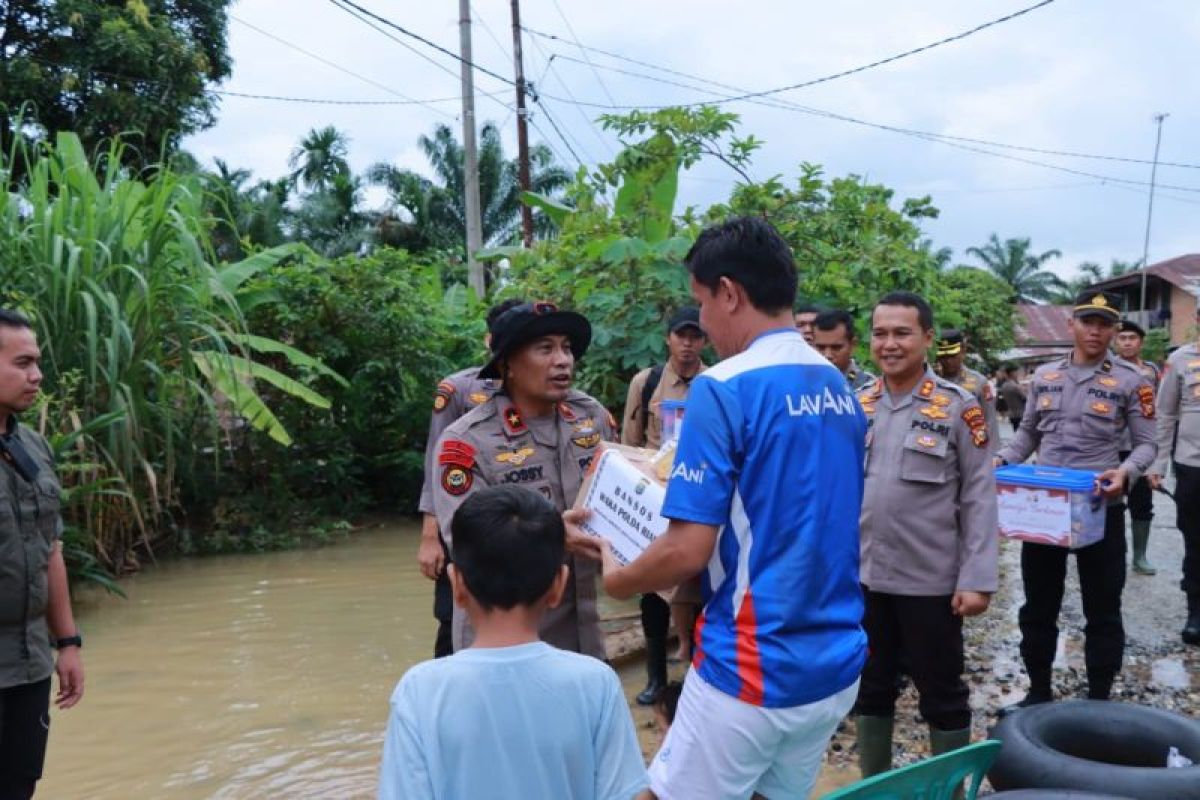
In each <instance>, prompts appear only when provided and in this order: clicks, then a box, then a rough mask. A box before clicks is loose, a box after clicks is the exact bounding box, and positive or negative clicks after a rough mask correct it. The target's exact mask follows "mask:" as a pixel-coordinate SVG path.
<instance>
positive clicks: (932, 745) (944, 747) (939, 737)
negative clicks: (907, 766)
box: [929, 725, 971, 800]
mask: <svg viewBox="0 0 1200 800" xmlns="http://www.w3.org/2000/svg"><path fill="white" fill-rule="evenodd" d="M970 743H971V729H970V728H963V729H962V730H960V731H940V730H938V729H937V728H935V727H933V726H932V725H930V726H929V752H930V754H931V755H935V756H940V755H942V754H943V753H951V752H954V751H955V750H958V749H960V748H963V747H966V746H967V745H969V744H970ZM964 794H965V793H964V792H963V786H962V781H959V783H958V786H957V787H955V789H954V795H953V800H963V796H964Z"/></svg>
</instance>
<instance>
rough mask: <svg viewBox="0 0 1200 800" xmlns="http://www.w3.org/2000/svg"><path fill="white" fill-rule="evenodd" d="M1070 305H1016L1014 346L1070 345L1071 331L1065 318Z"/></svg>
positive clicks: (1069, 313) (1068, 315)
mask: <svg viewBox="0 0 1200 800" xmlns="http://www.w3.org/2000/svg"><path fill="white" fill-rule="evenodd" d="M1071 312H1072V309H1071V306H1042V305H1034V304H1032V303H1021V304H1019V305H1018V306H1017V329H1016V332H1015V333H1016V346H1017V347H1019V348H1027V347H1038V346H1041V347H1054V346H1057V347H1061V346H1064V345H1065V346H1067V347H1070V346H1071V331H1070V329H1069V328H1068V327H1067V320H1069V319H1070V318H1071Z"/></svg>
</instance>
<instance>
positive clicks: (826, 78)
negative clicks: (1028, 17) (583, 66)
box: [347, 0, 1054, 109]
mask: <svg viewBox="0 0 1200 800" xmlns="http://www.w3.org/2000/svg"><path fill="white" fill-rule="evenodd" d="M347 2H348V0H347ZM1053 2H1054V0H1041V2H1039V3H1035V4H1033V5H1031V6H1027V7H1025V8H1022V9H1019V10H1017V11H1014V12H1012V13H1011V14H1005V15H1004V16H1002V17H998V18H996V19H993V20H990V21H988V22H984V23H982V24H980V25H976V26H975V27H973V28H970V29H968V30H965V31H961V32H960V33H956V34H954V35H953V36H947V37H945V38H942V39H938V40H937V41H933V42H929V43H928V44H924V45H921V46H920V47H914V48H913V49H911V50H905V51H904V52H902V53H896V54H895V55H891V56H888V57H887V58H881V59H878V60H876V61H872V62H870V63H869V64H862V65H860V66H857V67H852V68H851V69H845V70H841V71H840V72H834V73H832V74H829V75H823V76H821V77H819V78H812V79H811V80H807V81H801V82H800V83H792V84H788V85H787V86H780V87H777V88H774V89H763V90H761V91H756V92H744V93H742V94H740V95H735V96H731V97H727V98H725V99H724V100H722V101H721V102H723V103H732V102H735V101H738V100H751V99H754V98H758V97H768V96H770V95H775V94H780V93H781V92H790V91H793V90H796V89H805V88H807V87H809V86H816V85H817V84H820V83H828V82H830V81H835V80H837V79H839V78H845V77H848V76H850V75H857V74H858V73H860V72H866V71H867V70H871V69H875V68H876V67H882V66H883V65H885V64H891V63H894V62H896V61H900V60H901V59H904V58H909V57H910V56H915V55H918V54H919V53H924V52H927V51H929V50H933V49H934V48H936V47H941V46H942V45H946V44H951V43H952V42H957V41H961V40H962V39H966V38H967V37H969V36H973V35H974V34H976V33H979V32H980V31H984V30H987V29H988V28H991V27H994V26H996V25H1000V24H1002V23H1005V22H1009V21H1010V20H1014V19H1016V18H1018V17H1021V16H1024V15H1025V14H1029V13H1031V12H1033V11H1036V10H1038V9H1039V8H1043V7H1045V6H1048V5H1050V4H1051V3H1053ZM530 32H531V33H532V32H533V31H530ZM541 35H543V36H548V34H541ZM552 38H556V39H557V38H560V37H552ZM596 105H599V104H596ZM697 105H705V103H703V102H693V103H667V104H655V105H648V104H643V105H636V106H632V105H618V104H615V103H613V104H610V105H609V106H608V107H609V108H612V109H637V108H641V109H655V108H671V107H678V106H697Z"/></svg>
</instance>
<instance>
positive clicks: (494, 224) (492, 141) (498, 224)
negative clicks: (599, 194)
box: [366, 122, 571, 246]
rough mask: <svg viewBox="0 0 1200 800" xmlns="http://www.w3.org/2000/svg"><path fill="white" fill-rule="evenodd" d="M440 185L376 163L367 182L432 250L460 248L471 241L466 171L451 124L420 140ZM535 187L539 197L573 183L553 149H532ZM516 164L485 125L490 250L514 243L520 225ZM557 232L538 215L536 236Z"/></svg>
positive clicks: (483, 203) (484, 204)
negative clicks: (384, 191) (398, 210)
mask: <svg viewBox="0 0 1200 800" xmlns="http://www.w3.org/2000/svg"><path fill="white" fill-rule="evenodd" d="M417 142H418V144H419V145H420V147H421V150H422V151H423V152H424V153H425V157H426V158H428V159H429V164H430V166H431V167H433V172H434V175H435V177H436V182H435V181H431V180H429V179H428V178H424V177H422V176H420V175H417V174H416V173H414V172H412V171H410V170H404V169H398V168H397V167H395V166H393V165H391V164H383V163H381V164H374V165H372V166H371V167H369V168H368V169H367V173H366V174H367V179H368V180H370V181H371V182H372V183H375V184H377V185H380V186H383V187H385V188H386V189H387V190H388V194H389V195H390V197H391V200H392V203H393V205H394V206H396V207H399V208H402V209H403V210H404V211H405V212H406V213H407V215H408V216H409V217H410V219H411V221H410V222H409V223H408V224H410V225H411V226H412V227H413V228H414V229H416V230H418V231H420V233H419V235H417V236H416V237H415V238H416V239H419V240H421V241H427V242H430V243H433V246H461V245H463V244H465V242H466V240H467V222H466V220H467V212H466V192H465V190H464V184H465V182H466V181H465V177H464V176H465V171H464V168H463V163H464V157H463V150H462V146H461V145H460V144H459V142H458V140H457V139H456V138H455V136H454V132H453V131H452V130H451V129H450V127H449V126H447V125H438V126H437V127H436V128H434V131H433V136H424V135H422V136H421V137H420V139H418V140H417ZM529 165H530V188H531V189H532V190H533V191H535V192H538V193H539V194H554V193H555V192H557V191H558V190H559V189H561V188H563V187H564V186H566V185H567V184H568V183H570V181H571V175H570V173H568V172H567V171H566V170H565V169H563V168H562V167H560V166H558V165H556V164H555V163H554V156H553V154H552V153H551V152H550V148H548V147H546V146H545V145H534V146H533V147H531V148H530V150H529ZM517 175H518V168H517V162H516V160H515V159H513V160H507V159H505V157H504V148H503V146H502V144H501V141H500V131H499V130H498V129H497V127H496V125H495V123H491V122H489V123H486V124H485V125H484V126H483V129H482V130H481V131H480V136H479V204H480V210H481V216H482V223H483V226H482V227H483V243H484V244H485V245H496V244H505V243H509V242H512V241H515V240H516V239H517V237H518V235H519V231H520V224H521V188H520V184H519V181H518V179H517ZM552 229H553V227H552V224H551V222H550V220H549V219H548V218H545V217H543V216H542V215H541V214H540V213H535V214H534V231H535V233H537V234H539V235H542V236H545V235H548V234H549V233H550V231H551V230H552Z"/></svg>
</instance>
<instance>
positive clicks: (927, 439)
mask: <svg viewBox="0 0 1200 800" xmlns="http://www.w3.org/2000/svg"><path fill="white" fill-rule="evenodd" d="M917 444H919V445H921V447H930V448H932V447H937V444H938V440H937V439H936V438H935V437H933V436H929V435H928V434H926V435H925V436H918V437H917Z"/></svg>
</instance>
